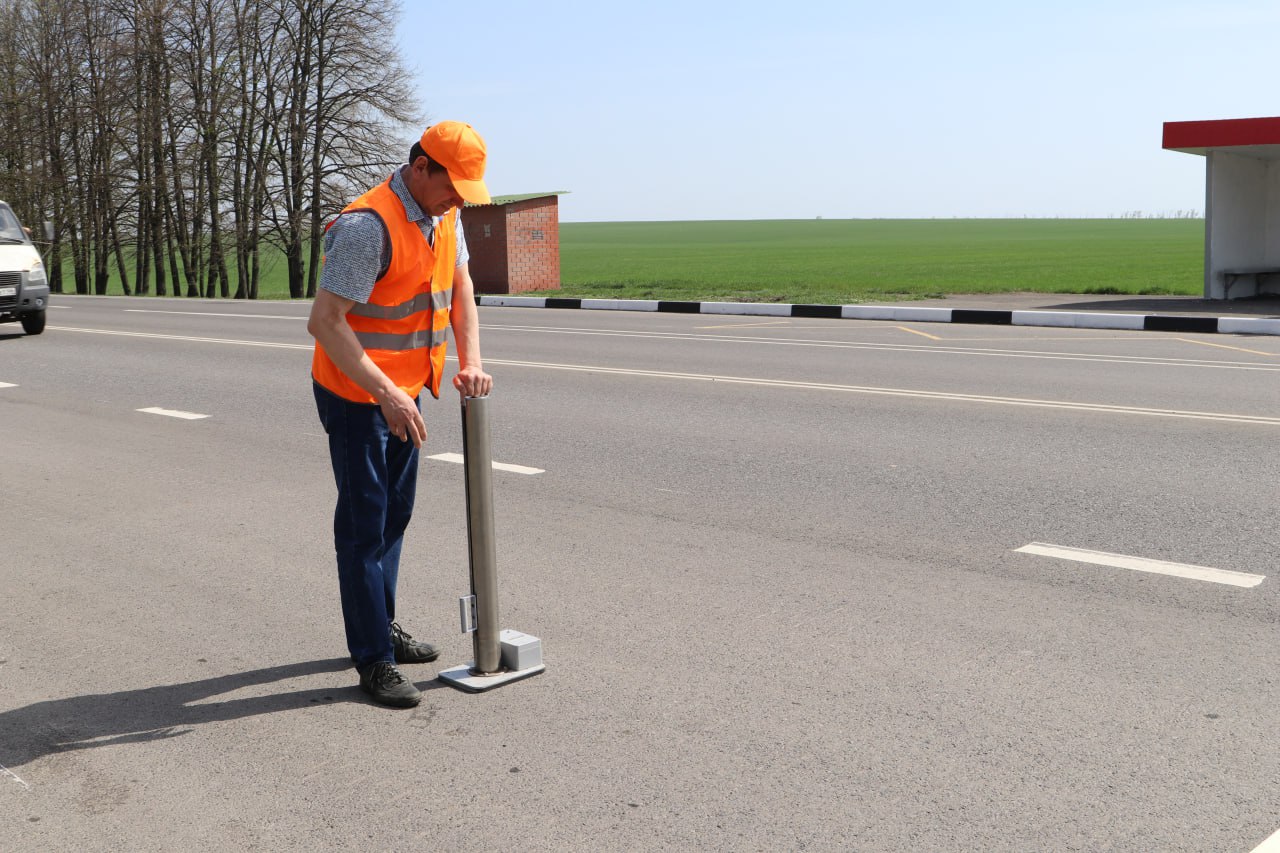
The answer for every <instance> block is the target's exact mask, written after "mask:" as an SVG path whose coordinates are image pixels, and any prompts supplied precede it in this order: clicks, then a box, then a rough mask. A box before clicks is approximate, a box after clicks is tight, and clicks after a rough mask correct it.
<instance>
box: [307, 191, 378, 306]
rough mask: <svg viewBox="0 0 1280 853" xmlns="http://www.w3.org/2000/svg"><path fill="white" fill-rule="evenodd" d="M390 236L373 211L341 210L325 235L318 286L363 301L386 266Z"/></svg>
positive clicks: (356, 300) (353, 299)
mask: <svg viewBox="0 0 1280 853" xmlns="http://www.w3.org/2000/svg"><path fill="white" fill-rule="evenodd" d="M389 242H390V241H389V238H388V235H387V229H386V227H385V226H384V225H383V224H382V219H381V217H379V216H378V215H377V214H376V213H371V212H366V211H354V212H352V213H344V214H342V215H341V216H339V217H338V219H337V220H335V221H334V223H333V224H332V225H331V226H329V230H328V231H327V232H325V236H324V267H323V268H321V270H320V286H321V287H323V288H324V289H325V290H327V291H329V292H330V293H334V294H337V295H338V296H341V297H343V298H344V299H350V300H352V301H353V302H360V303H365V302H368V301H369V296H370V295H371V294H372V293H373V286H374V284H375V283H377V281H378V276H379V275H381V274H382V270H383V267H384V266H385V263H384V259H385V255H384V253H385V251H386V250H387V249H388V243H389Z"/></svg>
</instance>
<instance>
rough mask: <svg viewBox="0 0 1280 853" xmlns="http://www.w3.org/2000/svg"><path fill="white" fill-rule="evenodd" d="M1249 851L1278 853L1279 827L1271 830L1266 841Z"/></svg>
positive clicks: (1279, 852)
mask: <svg viewBox="0 0 1280 853" xmlns="http://www.w3.org/2000/svg"><path fill="white" fill-rule="evenodd" d="M1251 853H1280V829H1278V830H1276V831H1275V832H1273V833H1272V834H1271V835H1270V836H1269V837H1268V838H1267V840H1266V841H1264V842H1262V843H1261V844H1259V845H1258V846H1257V847H1255V848H1253V850H1252V851H1251Z"/></svg>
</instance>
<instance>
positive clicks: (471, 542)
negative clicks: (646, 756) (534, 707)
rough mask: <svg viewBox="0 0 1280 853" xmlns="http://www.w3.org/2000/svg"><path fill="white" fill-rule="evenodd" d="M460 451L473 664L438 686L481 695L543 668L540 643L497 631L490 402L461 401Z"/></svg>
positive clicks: (465, 602)
mask: <svg viewBox="0 0 1280 853" xmlns="http://www.w3.org/2000/svg"><path fill="white" fill-rule="evenodd" d="M462 451H463V467H464V475H463V477H464V480H465V481H466V499H467V552H468V555H469V558H470V559H469V562H470V564H471V571H470V574H471V595H468V596H463V597H462V599H461V600H460V602H459V603H460V604H461V608H462V630H463V633H470V634H471V642H472V648H473V651H474V652H475V659H474V660H473V661H472V662H471V663H470V664H466V665H463V666H456V667H452V668H450V669H446V670H442V671H441V672H440V674H439V676H437V677H438V678H439V679H440V680H441V681H443V682H445V683H446V684H449V685H451V686H453V687H457V688H458V689H460V690H466V691H467V692H469V693H480V692H483V691H485V690H489V689H491V688H493V687H498V686H500V685H503V684H507V683H509V682H511V681H516V680H518V679H521V678H525V677H527V676H530V675H536V674H538V673H539V672H542V671H543V670H545V669H546V665H545V664H543V663H542V641H541V640H539V639H538V638H537V637H532V636H529V635H528V634H521V633H520V632H519V631H499V630H498V557H497V547H496V545H495V537H494V525H493V460H492V457H491V456H490V453H489V398H488V397H464V398H463V399H462Z"/></svg>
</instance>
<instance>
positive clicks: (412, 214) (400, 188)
mask: <svg viewBox="0 0 1280 853" xmlns="http://www.w3.org/2000/svg"><path fill="white" fill-rule="evenodd" d="M407 168H409V166H408V165H404V166H401V167H400V168H399V169H396V170H395V172H394V173H393V174H392V175H391V191H392V192H393V193H395V194H396V197H397V198H399V199H400V203H401V204H403V205H404V213H405V218H407V219H408V220H409V221H410V222H421V221H422V220H424V219H430V220H431V222H432V224H435V217H430V216H427V214H426V211H424V210H423V209H422V208H421V207H419V206H418V202H417V201H416V200H414V197H413V196H412V195H410V194H409V187H408V186H407V185H406V184H405V182H404V170H405V169H407Z"/></svg>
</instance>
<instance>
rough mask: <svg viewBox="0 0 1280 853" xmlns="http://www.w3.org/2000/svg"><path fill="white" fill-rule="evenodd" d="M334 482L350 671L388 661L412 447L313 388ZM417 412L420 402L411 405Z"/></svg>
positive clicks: (414, 466)
mask: <svg viewBox="0 0 1280 853" xmlns="http://www.w3.org/2000/svg"><path fill="white" fill-rule="evenodd" d="M312 384H313V386H314V390H315V395H316V410H317V411H318V412H319V413H320V423H321V424H323V425H324V431H325V432H326V433H328V435H329V456H330V457H331V458H332V461H333V477H334V480H335V481H336V482H337V484H338V506H337V509H336V510H335V512H334V514H333V542H334V548H335V550H336V551H337V554H338V587H339V590H340V592H341V595H342V619H343V622H344V623H345V625H346V630H347V648H348V649H349V650H350V651H351V657H352V658H354V659H355V663H356V667H357V668H363V667H366V666H368V665H370V664H374V663H378V662H379V661H388V662H390V661H393V660H394V654H393V652H392V649H391V622H392V621H393V620H394V619H395V618H396V578H397V576H398V575H399V573H400V546H401V545H402V544H403V543H404V530H405V527H407V526H408V524H409V518H410V517H411V516H412V515H413V499H414V495H415V492H416V489H417V485H418V448H416V447H414V446H413V442H412V441H401V440H400V439H398V438H396V437H395V436H394V435H392V434H391V432H390V431H389V430H388V429H387V421H386V418H384V417H383V416H382V409H381V408H379V407H378V406H376V405H373V404H372V403H369V404H365V403H353V402H351V401H350V400H345V399H343V398H342V397H339V396H337V395H336V394H333V393H332V392H330V391H328V390H326V389H324V388H322V387H321V386H320V385H319V384H316V383H314V382H313V383H312ZM415 402H416V403H417V404H418V408H419V411H421V408H422V403H421V400H415Z"/></svg>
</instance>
